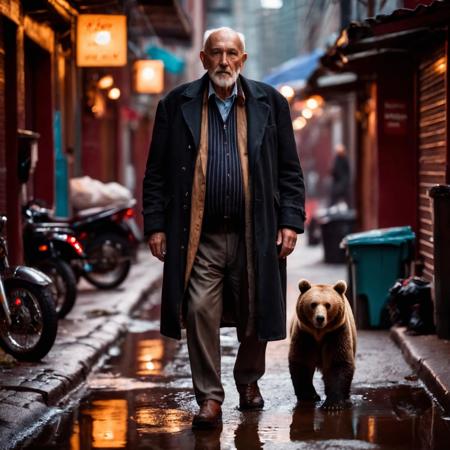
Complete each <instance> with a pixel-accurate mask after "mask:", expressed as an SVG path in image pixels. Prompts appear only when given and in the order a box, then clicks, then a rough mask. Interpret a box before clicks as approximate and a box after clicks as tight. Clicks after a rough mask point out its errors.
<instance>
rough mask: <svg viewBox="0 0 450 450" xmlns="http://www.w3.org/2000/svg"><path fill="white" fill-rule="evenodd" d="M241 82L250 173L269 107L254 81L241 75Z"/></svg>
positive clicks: (259, 149)
mask: <svg viewBox="0 0 450 450" xmlns="http://www.w3.org/2000/svg"><path fill="white" fill-rule="evenodd" d="M241 82H242V86H243V89H244V92H245V94H246V106H247V127H248V130H247V136H248V140H247V142H248V152H249V163H250V164H249V166H250V173H253V167H254V166H255V163H256V161H258V158H259V155H260V152H261V144H262V140H263V137H264V132H265V130H266V126H267V120H268V118H269V113H270V107H269V105H268V104H267V96H266V93H265V92H264V91H263V90H262V89H260V88H259V87H258V85H257V84H256V83H254V82H253V81H251V80H247V79H246V78H244V77H242V76H241Z"/></svg>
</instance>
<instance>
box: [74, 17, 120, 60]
mask: <svg viewBox="0 0 450 450" xmlns="http://www.w3.org/2000/svg"><path fill="white" fill-rule="evenodd" d="M126 63H127V22H126V16H119V15H104V14H80V15H79V16H78V21H77V66H78V67H110V66H124V65H125V64H126Z"/></svg>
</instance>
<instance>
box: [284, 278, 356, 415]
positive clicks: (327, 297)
mask: <svg viewBox="0 0 450 450" xmlns="http://www.w3.org/2000/svg"><path fill="white" fill-rule="evenodd" d="M298 287H299V289H300V296H299V298H298V300H297V305H296V316H295V317H294V319H293V321H292V324H291V328H290V337H291V344H290V348H289V371H290V373H291V378H292V383H293V385H294V390H295V395H296V396H297V399H298V401H299V403H300V404H301V403H302V402H304V401H310V402H311V401H312V402H316V401H319V400H320V397H319V396H318V395H317V392H316V390H315V389H314V386H313V383H312V380H313V375H314V372H315V370H316V369H319V370H320V371H321V372H322V375H323V381H324V384H325V395H326V399H325V402H324V403H323V404H322V406H321V408H323V409H325V410H337V409H342V408H344V407H347V406H350V404H351V403H350V400H349V397H350V385H351V383H352V379H353V373H354V371H355V352H356V327H355V321H354V318H353V313H352V310H351V307H350V304H349V302H348V300H347V298H346V296H345V292H346V290H347V284H346V283H345V281H338V282H337V283H336V284H335V285H334V286H331V285H327V284H316V285H313V286H311V284H310V283H309V282H308V281H306V280H300V282H299V285H298Z"/></svg>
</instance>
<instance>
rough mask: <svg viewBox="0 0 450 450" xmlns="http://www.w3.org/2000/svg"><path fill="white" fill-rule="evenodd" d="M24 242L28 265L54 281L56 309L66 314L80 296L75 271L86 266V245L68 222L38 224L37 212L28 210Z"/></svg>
mask: <svg viewBox="0 0 450 450" xmlns="http://www.w3.org/2000/svg"><path fill="white" fill-rule="evenodd" d="M24 218H25V221H24V222H25V224H24V231H23V242H24V251H25V260H26V262H27V264H29V265H31V266H34V267H36V268H37V269H39V270H41V271H42V272H44V273H45V274H47V275H48V276H49V277H50V278H51V280H52V281H53V284H52V291H53V296H54V301H55V305H56V312H57V314H58V317H59V318H63V317H65V316H66V315H67V314H68V313H69V312H70V311H71V310H72V308H73V306H74V304H75V301H76V298H77V279H76V276H75V271H76V270H80V269H79V268H80V267H84V265H86V261H85V260H86V255H85V253H84V250H83V247H82V246H81V244H80V243H79V242H78V240H77V239H76V237H75V235H74V233H73V231H72V230H71V229H70V228H68V226H67V224H58V223H37V224H35V223H34V220H33V214H32V212H31V211H30V210H29V209H28V208H25V209H24Z"/></svg>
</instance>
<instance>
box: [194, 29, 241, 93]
mask: <svg viewBox="0 0 450 450" xmlns="http://www.w3.org/2000/svg"><path fill="white" fill-rule="evenodd" d="M200 59H201V60H202V63H203V67H204V68H205V69H206V70H207V71H208V74H209V77H210V78H211V80H212V82H213V83H214V84H215V85H217V86H219V87H223V88H229V87H231V86H233V84H234V83H235V82H236V80H237V77H238V75H239V73H240V71H241V68H242V67H243V66H244V62H245V60H246V59H247V53H245V52H244V51H243V49H242V43H241V41H240V39H239V36H238V35H237V34H236V33H232V32H230V31H226V30H220V31H216V32H215V33H213V34H211V36H210V37H209V38H208V40H207V41H206V44H205V49H204V50H202V51H201V52H200Z"/></svg>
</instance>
